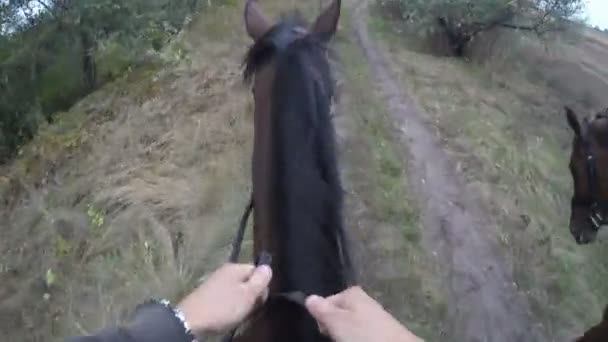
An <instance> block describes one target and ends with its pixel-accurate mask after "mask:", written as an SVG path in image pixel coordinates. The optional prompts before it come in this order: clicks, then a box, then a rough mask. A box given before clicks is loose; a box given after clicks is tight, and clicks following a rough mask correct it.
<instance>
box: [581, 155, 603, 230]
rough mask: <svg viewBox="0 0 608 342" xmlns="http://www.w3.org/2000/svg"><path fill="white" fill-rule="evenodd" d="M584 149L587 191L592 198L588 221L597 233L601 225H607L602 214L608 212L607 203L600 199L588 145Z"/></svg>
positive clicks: (595, 167)
mask: <svg viewBox="0 0 608 342" xmlns="http://www.w3.org/2000/svg"><path fill="white" fill-rule="evenodd" d="M585 149H586V152H587V158H586V163H587V178H588V179H589V191H590V192H591V196H592V202H591V206H590V214H589V220H591V223H592V224H593V229H594V230H596V231H598V230H600V229H601V228H602V226H603V225H605V224H608V218H606V217H604V213H605V212H607V211H608V201H603V200H601V199H600V197H601V196H600V188H599V182H598V179H597V164H596V162H595V161H596V159H595V156H594V155H593V152H592V151H591V147H590V146H589V145H587V144H586V146H585Z"/></svg>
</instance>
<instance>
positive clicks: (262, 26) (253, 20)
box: [245, 0, 272, 41]
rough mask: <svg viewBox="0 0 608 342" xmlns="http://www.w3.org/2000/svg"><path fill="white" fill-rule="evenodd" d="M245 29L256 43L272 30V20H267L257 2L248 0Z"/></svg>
mask: <svg viewBox="0 0 608 342" xmlns="http://www.w3.org/2000/svg"><path fill="white" fill-rule="evenodd" d="M245 28H247V33H249V36H250V37H251V38H252V39H253V40H254V41H255V40H258V39H260V38H262V36H264V34H266V32H268V30H270V29H271V28H272V24H271V23H270V20H268V19H267V18H266V16H265V15H264V13H263V12H262V10H261V9H260V7H259V6H258V2H257V1H256V0H247V3H246V4H245Z"/></svg>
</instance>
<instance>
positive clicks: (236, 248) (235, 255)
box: [228, 194, 253, 263]
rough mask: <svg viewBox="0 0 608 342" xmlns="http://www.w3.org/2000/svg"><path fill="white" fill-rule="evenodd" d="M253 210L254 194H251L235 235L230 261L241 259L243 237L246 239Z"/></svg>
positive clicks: (234, 261)
mask: <svg viewBox="0 0 608 342" xmlns="http://www.w3.org/2000/svg"><path fill="white" fill-rule="evenodd" d="M252 210H253V194H252V195H251V199H249V203H248V204H247V207H246V208H245V212H243V215H242V216H241V221H240V222H239V229H238V230H237V232H236V235H235V236H234V240H232V251H231V252H230V257H229V258H228V261H229V262H230V263H236V262H237V261H238V260H239V257H240V255H241V246H242V245H243V239H245V231H246V230H247V221H248V220H249V216H250V215H251V211H252Z"/></svg>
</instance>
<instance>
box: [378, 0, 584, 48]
mask: <svg viewBox="0 0 608 342" xmlns="http://www.w3.org/2000/svg"><path fill="white" fill-rule="evenodd" d="M378 2H379V4H380V5H381V6H382V7H385V8H386V7H388V8H391V9H395V10H397V11H399V13H397V16H398V17H400V18H401V19H403V20H405V21H408V22H411V23H414V24H416V25H417V26H418V27H419V28H420V29H422V30H424V31H426V32H427V33H428V34H429V36H432V35H433V34H434V33H436V32H438V31H439V32H441V33H442V34H443V36H444V37H445V38H446V39H447V41H448V49H449V53H450V54H451V55H454V56H458V57H462V56H465V55H466V54H467V49H468V47H469V44H470V43H471V42H472V41H473V40H474V39H475V38H476V37H477V36H478V35H480V34H482V33H484V32H488V31H491V30H495V29H497V28H506V29H515V30H524V31H529V32H533V33H535V34H537V35H543V34H545V33H547V32H549V31H553V30H557V29H561V28H564V23H565V21H567V20H569V19H571V18H572V17H573V16H575V15H576V14H578V13H580V11H581V10H582V8H583V6H584V1H583V0H529V1H512V0H477V1H470V0H378ZM394 15H395V14H393V16H394Z"/></svg>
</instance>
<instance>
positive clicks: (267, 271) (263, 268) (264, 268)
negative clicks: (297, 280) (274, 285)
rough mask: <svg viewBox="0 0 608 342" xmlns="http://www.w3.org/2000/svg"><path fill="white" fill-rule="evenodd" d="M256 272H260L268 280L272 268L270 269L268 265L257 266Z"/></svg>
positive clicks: (270, 276)
mask: <svg viewBox="0 0 608 342" xmlns="http://www.w3.org/2000/svg"><path fill="white" fill-rule="evenodd" d="M258 272H261V273H263V274H264V275H266V276H268V277H269V278H272V268H270V266H268V265H261V266H258Z"/></svg>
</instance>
